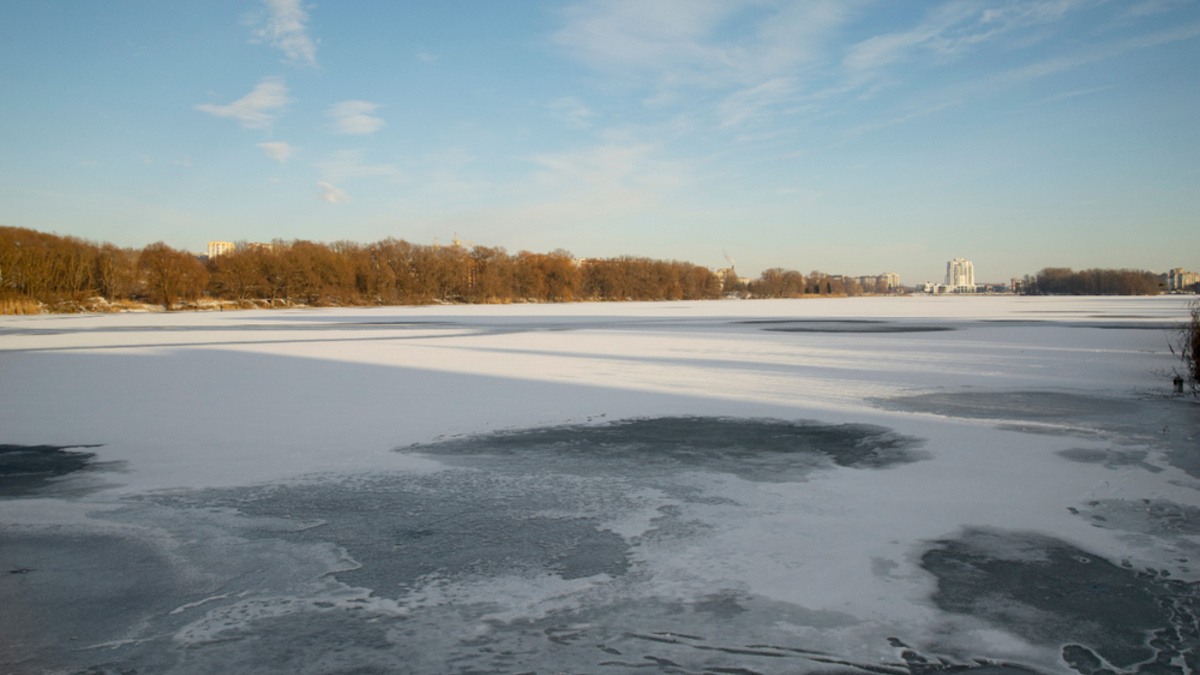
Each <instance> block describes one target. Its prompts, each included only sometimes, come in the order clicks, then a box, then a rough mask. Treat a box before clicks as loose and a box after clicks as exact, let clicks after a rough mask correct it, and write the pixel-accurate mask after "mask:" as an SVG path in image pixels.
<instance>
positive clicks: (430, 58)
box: [417, 52, 438, 63]
mask: <svg viewBox="0 0 1200 675" xmlns="http://www.w3.org/2000/svg"><path fill="white" fill-rule="evenodd" d="M417 60H418V61H420V62H421V63H433V62H435V61H437V60H438V57H437V54H431V53H429V52H418V53H417Z"/></svg>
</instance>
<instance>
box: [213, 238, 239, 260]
mask: <svg viewBox="0 0 1200 675" xmlns="http://www.w3.org/2000/svg"><path fill="white" fill-rule="evenodd" d="M235 249H236V247H235V246H234V244H233V242H232V241H210V242H208V257H210V258H215V257H217V256H219V255H225V254H226V253H233V252H234V250H235Z"/></svg>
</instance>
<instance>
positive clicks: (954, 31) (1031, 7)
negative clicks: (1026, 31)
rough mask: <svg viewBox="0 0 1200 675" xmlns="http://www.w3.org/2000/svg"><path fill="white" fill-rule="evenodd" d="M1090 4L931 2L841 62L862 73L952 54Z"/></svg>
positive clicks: (1086, 0) (1054, 0)
mask: <svg viewBox="0 0 1200 675" xmlns="http://www.w3.org/2000/svg"><path fill="white" fill-rule="evenodd" d="M989 4H991V5H992V6H990V7H989V6H988V5H989ZM1092 4H1095V0H1016V1H1012V2H1005V3H995V2H993V3H987V2H977V1H974V0H970V1H964V0H955V1H953V2H948V3H945V4H942V5H938V6H935V7H933V8H932V9H931V10H929V12H928V13H927V14H926V16H925V18H924V20H923V21H921V23H919V24H918V25H917V26H915V27H913V28H910V29H908V30H903V31H896V32H892V33H885V34H882V35H876V36H874V37H871V38H868V39H867V40H863V41H862V42H859V43H858V44H855V45H853V46H852V47H850V48H849V49H848V50H847V53H846V56H845V58H844V59H843V61H842V63H843V65H844V66H845V67H846V68H847V69H848V70H850V71H851V72H858V73H862V72H864V71H871V70H875V69H879V68H883V67H885V66H888V65H891V64H893V63H898V62H904V61H908V60H910V59H912V58H914V57H916V56H918V55H919V54H925V55H933V56H936V57H939V58H943V59H946V58H955V57H957V56H960V55H962V54H964V53H966V52H968V51H969V50H971V49H974V48H976V47H978V46H980V45H982V44H984V43H987V42H989V41H992V40H994V39H997V38H999V37H1001V36H1003V35H1005V34H1008V33H1011V32H1012V31H1015V30H1017V29H1019V28H1026V27H1029V26H1037V25H1043V24H1050V23H1054V22H1057V21H1061V20H1063V19H1065V18H1067V16H1068V15H1069V14H1071V13H1072V12H1074V11H1076V10H1080V9H1083V8H1086V7H1087V6H1089V5H1092Z"/></svg>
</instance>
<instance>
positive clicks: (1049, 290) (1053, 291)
mask: <svg viewBox="0 0 1200 675" xmlns="http://www.w3.org/2000/svg"><path fill="white" fill-rule="evenodd" d="M1024 288H1025V290H1024V292H1025V293H1026V294H1030V295H1158V294H1159V293H1161V292H1162V286H1161V280H1160V277H1159V275H1157V274H1155V273H1154V272H1147V271H1145V270H1129V269H1120V270H1113V269H1088V270H1080V271H1078V272H1075V271H1072V270H1071V268H1069V267H1047V268H1045V269H1043V270H1042V271H1040V272H1038V273H1037V276H1034V277H1026V278H1025V284H1024Z"/></svg>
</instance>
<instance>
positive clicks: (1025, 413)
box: [869, 391, 1138, 420]
mask: <svg viewBox="0 0 1200 675" xmlns="http://www.w3.org/2000/svg"><path fill="white" fill-rule="evenodd" d="M869 401H870V402H871V403H873V404H874V405H876V406H878V407H881V408H886V409H889V410H903V411H908V412H922V413H934V414H937V415H946V416H948V417H965V418H970V419H1018V420H1047V419H1053V420H1062V419H1073V418H1097V417H1110V416H1115V415H1128V414H1130V413H1134V412H1136V411H1137V410H1138V404H1137V403H1136V402H1134V401H1121V400H1116V399H1108V398H1100V397H1098V396H1087V395H1084V394H1070V393H1059V392H1050V391H1007V392H977V391H958V392H944V393H943V392H938V393H932V394H916V395H912V396H895V397H891V398H875V399H869Z"/></svg>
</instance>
